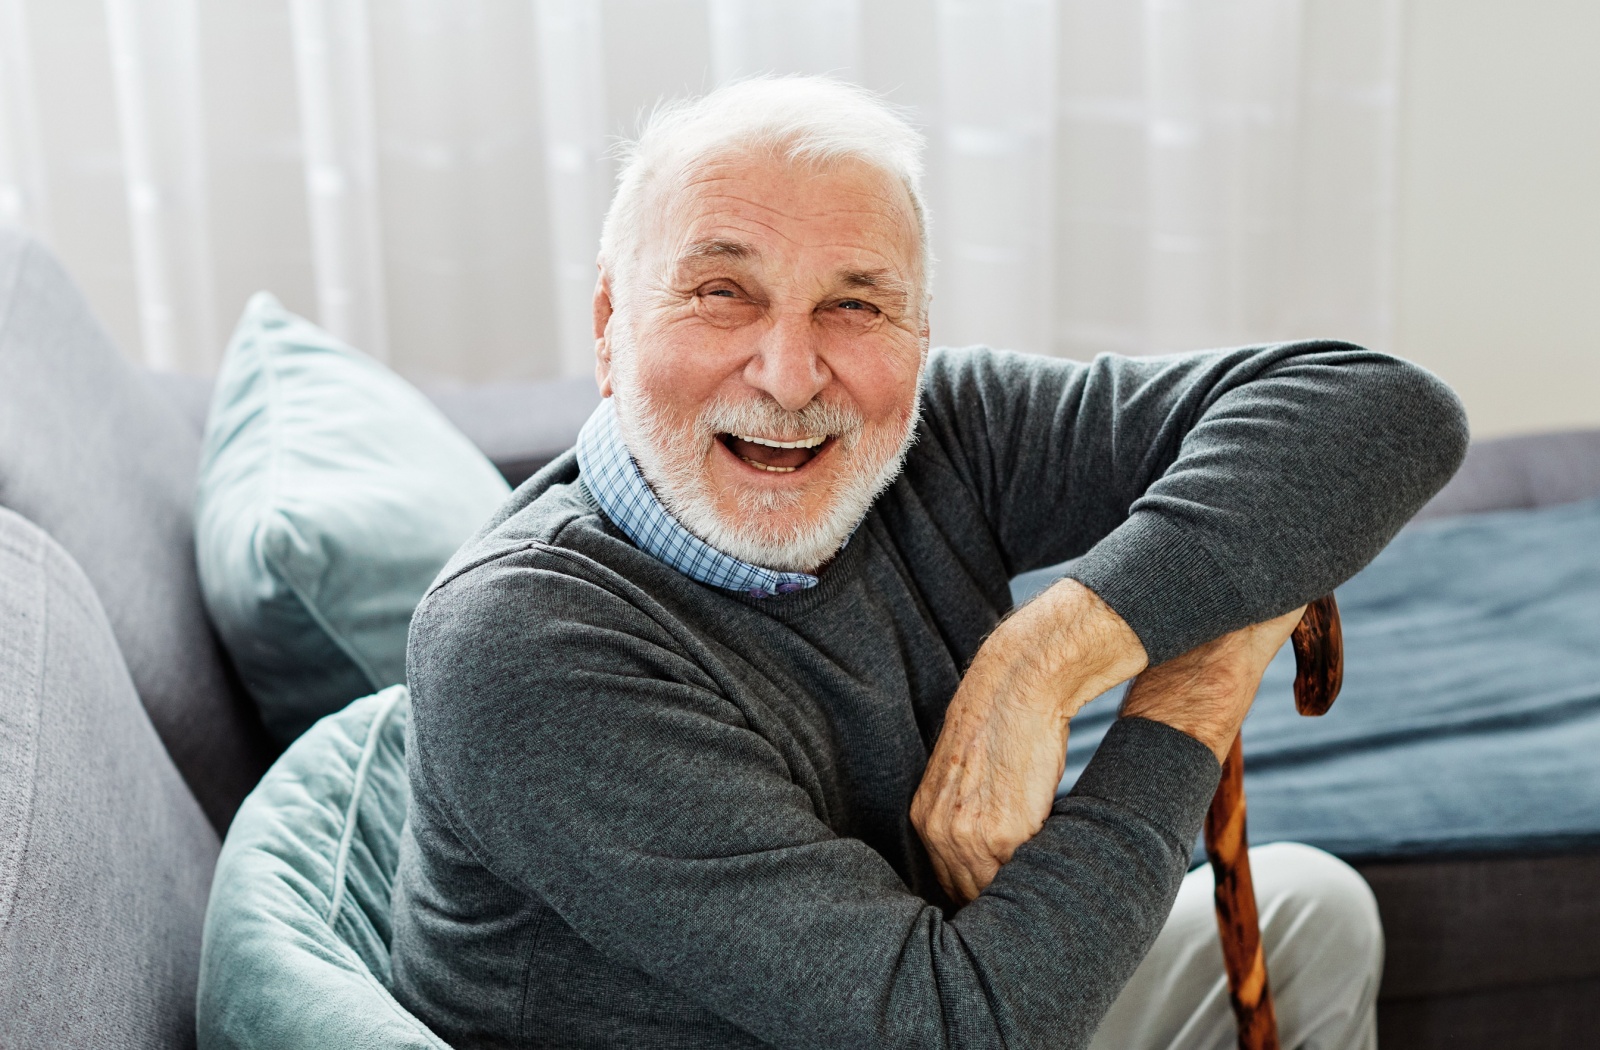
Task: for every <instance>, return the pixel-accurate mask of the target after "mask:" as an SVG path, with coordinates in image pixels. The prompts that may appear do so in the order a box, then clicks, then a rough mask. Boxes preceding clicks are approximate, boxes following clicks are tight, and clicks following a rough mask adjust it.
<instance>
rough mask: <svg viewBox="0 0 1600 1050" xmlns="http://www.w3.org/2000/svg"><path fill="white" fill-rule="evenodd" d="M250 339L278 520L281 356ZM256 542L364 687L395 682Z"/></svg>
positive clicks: (269, 485) (269, 496)
mask: <svg viewBox="0 0 1600 1050" xmlns="http://www.w3.org/2000/svg"><path fill="white" fill-rule="evenodd" d="M253 339H254V342H255V347H256V351H257V353H259V354H260V355H261V362H262V368H261V373H262V375H263V376H265V377H266V381H267V399H266V400H267V427H268V429H269V431H270V434H269V437H270V440H271V445H272V458H271V460H270V461H269V463H268V467H267V506H268V507H270V508H271V509H272V517H273V519H274V520H275V521H276V520H281V519H280V518H279V510H278V508H279V507H280V506H281V505H282V504H281V499H280V497H281V495H282V488H281V485H280V481H281V474H282V471H281V466H280V463H279V461H280V459H281V458H282V452H283V431H282V426H283V399H282V395H281V394H280V392H279V389H278V386H279V379H278V358H279V356H280V354H279V346H278V341H277V340H273V342H272V343H271V347H270V352H269V349H268V347H267V346H265V345H263V343H262V341H261V339H260V335H259V332H258V333H257V334H256V335H255V336H254V337H253ZM266 527H267V521H266V520H265V519H263V520H262V522H261V524H260V528H261V529H265V528H266ZM256 542H257V545H258V547H257V549H258V551H259V556H260V557H261V560H262V561H264V562H266V563H267V565H268V566H269V567H270V568H271V569H272V570H273V571H274V575H275V576H277V578H278V579H280V580H282V581H283V582H284V584H285V585H286V586H287V587H288V588H289V592H290V593H291V594H293V595H294V597H295V601H297V602H299V603H300V608H302V609H304V610H305V613H306V615H307V616H309V617H311V620H312V622H313V623H315V624H316V625H317V627H318V628H319V629H320V630H321V631H322V633H323V634H324V635H326V636H327V637H328V639H329V640H330V641H331V642H333V644H334V645H335V646H336V647H338V649H339V651H340V652H341V653H343V654H344V655H345V659H347V660H349V661H350V662H351V663H352V664H354V665H355V668H356V670H357V671H360V672H361V676H362V677H363V678H365V679H366V680H367V687H368V688H370V689H373V690H378V689H382V688H384V687H385V686H389V685H393V684H396V683H392V682H380V681H378V676H377V675H376V674H374V673H373V669H372V668H371V667H369V666H367V662H366V661H365V660H363V659H362V658H361V657H360V655H358V654H357V653H355V652H354V651H353V650H352V649H351V647H350V645H349V643H348V642H347V641H346V640H345V638H344V636H343V635H342V634H341V633H340V632H338V631H336V630H334V629H333V625H332V624H331V623H329V622H328V621H327V620H326V619H325V618H323V616H322V613H321V610H319V609H318V608H317V607H316V605H315V604H314V603H312V602H310V601H308V600H307V599H306V596H305V595H304V594H302V593H301V591H300V586H299V583H298V582H297V581H296V580H295V578H294V575H293V574H292V573H290V572H288V571H286V570H285V568H284V567H283V566H282V565H280V564H278V562H277V561H276V559H274V558H273V557H272V554H271V553H270V552H269V550H268V545H267V544H266V543H263V542H262V541H261V533H260V532H258V533H257V534H256Z"/></svg>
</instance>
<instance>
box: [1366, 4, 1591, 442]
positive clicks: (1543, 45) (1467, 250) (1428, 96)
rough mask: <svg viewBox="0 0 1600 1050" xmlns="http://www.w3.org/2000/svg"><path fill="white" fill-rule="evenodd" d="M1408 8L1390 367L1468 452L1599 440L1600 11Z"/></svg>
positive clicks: (1580, 7) (1585, 7) (1579, 7)
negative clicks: (1404, 363)
mask: <svg viewBox="0 0 1600 1050" xmlns="http://www.w3.org/2000/svg"><path fill="white" fill-rule="evenodd" d="M1406 6H1407V24H1406V33H1405V48H1406V54H1405V61H1404V63H1403V66H1402V68H1403V70H1404V82H1403V87H1404V92H1405V95H1404V104H1403V108H1402V121H1403V123H1402V125H1401V127H1400V173H1399V174H1400V178H1399V193H1400V199H1399V209H1398V229H1397V231H1396V234H1397V244H1396V249H1397V273H1396V277H1397V288H1396V302H1395V349H1396V351H1397V352H1398V353H1401V354H1403V355H1405V356H1407V357H1410V358H1412V359H1413V360H1416V361H1418V362H1420V363H1422V364H1424V365H1426V366H1427V367H1429V368H1432V369H1433V370H1434V371H1436V372H1438V373H1439V374H1440V375H1442V376H1444V378H1445V379H1446V380H1447V381H1449V382H1450V383H1451V384H1452V385H1453V386H1455V388H1456V389H1457V390H1458V391H1460V393H1461V396H1462V397H1463V398H1464V399H1465V401H1466V403H1467V410H1468V412H1469V414H1470V416H1471V419H1472V427H1473V431H1474V433H1475V435H1477V436H1479V437H1486V436H1493V435H1496V434H1507V433H1520V432H1526V431H1530V430H1542V429H1551V428H1557V427H1578V426H1589V427H1594V426H1600V3H1597V2H1596V0H1407V4H1406Z"/></svg>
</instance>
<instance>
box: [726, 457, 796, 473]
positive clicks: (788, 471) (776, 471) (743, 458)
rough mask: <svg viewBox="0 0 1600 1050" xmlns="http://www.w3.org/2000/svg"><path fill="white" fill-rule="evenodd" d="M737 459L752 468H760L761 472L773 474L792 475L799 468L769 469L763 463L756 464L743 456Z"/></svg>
mask: <svg viewBox="0 0 1600 1050" xmlns="http://www.w3.org/2000/svg"><path fill="white" fill-rule="evenodd" d="M739 458H740V459H742V460H744V461H745V462H746V463H748V464H750V465H751V466H752V467H760V468H761V469H762V470H768V471H771V472H772V473H774V474H793V473H794V472H795V471H797V470H799V469H800V468H799V467H769V466H767V465H766V464H765V463H757V462H756V461H755V460H753V459H749V458H747V457H745V456H740V457H739Z"/></svg>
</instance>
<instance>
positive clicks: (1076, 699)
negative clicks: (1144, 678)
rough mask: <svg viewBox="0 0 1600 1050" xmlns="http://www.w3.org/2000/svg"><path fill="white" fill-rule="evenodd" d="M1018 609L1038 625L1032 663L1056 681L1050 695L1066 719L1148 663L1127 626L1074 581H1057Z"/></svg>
mask: <svg viewBox="0 0 1600 1050" xmlns="http://www.w3.org/2000/svg"><path fill="white" fill-rule="evenodd" d="M1022 613H1023V614H1024V615H1027V616H1029V617H1030V618H1031V619H1034V620H1037V621H1038V623H1039V624H1040V629H1039V630H1038V631H1036V632H1033V633H1034V635H1035V638H1034V644H1035V645H1036V650H1035V651H1036V654H1037V661H1038V666H1039V667H1040V669H1041V671H1042V672H1043V673H1045V674H1048V675H1050V676H1051V678H1052V680H1053V681H1056V682H1059V683H1061V684H1062V686H1063V688H1061V689H1059V690H1058V691H1056V696H1057V699H1058V702H1059V704H1060V705H1061V710H1060V713H1061V714H1062V715H1063V716H1064V717H1066V718H1071V717H1072V716H1073V715H1075V714H1077V713H1078V709H1079V708H1081V707H1083V705H1084V704H1087V703H1088V702H1089V701H1090V700H1093V699H1094V698H1095V697H1097V696H1099V695H1100V694H1101V693H1103V692H1105V691H1106V690H1107V689H1110V688H1112V687H1113V686H1115V685H1118V684H1120V683H1122V682H1125V681H1127V680H1128V679H1130V678H1132V677H1133V676H1135V675H1137V674H1138V673H1139V672H1141V671H1143V670H1144V669H1145V668H1146V667H1147V666H1148V665H1149V657H1148V656H1147V655H1146V653H1145V649H1144V644H1143V643H1142V642H1141V641H1140V640H1139V636H1138V635H1137V634H1135V633H1134V631H1133V628H1131V627H1129V626H1128V623H1127V621H1125V620H1124V619H1123V618H1122V617H1121V616H1119V615H1117V613H1116V611H1115V610H1114V609H1112V608H1111V606H1109V605H1107V604H1106V603H1105V602H1104V601H1103V600H1102V599H1101V598H1100V596H1099V595H1098V594H1096V593H1095V592H1094V591H1092V590H1090V589H1089V588H1088V587H1086V586H1084V585H1083V584H1082V583H1079V582H1078V581H1077V580H1074V579H1070V578H1069V579H1063V580H1060V581H1058V582H1057V583H1055V584H1053V585H1052V586H1050V587H1049V588H1047V589H1046V590H1045V591H1044V592H1043V593H1042V594H1040V595H1039V597H1038V598H1036V599H1034V601H1032V602H1030V603H1029V604H1028V605H1027V606H1024V608H1023V610H1022Z"/></svg>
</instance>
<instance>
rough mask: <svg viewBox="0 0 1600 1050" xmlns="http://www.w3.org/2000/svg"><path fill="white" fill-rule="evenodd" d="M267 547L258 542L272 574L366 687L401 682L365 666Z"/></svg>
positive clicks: (275, 514)
mask: <svg viewBox="0 0 1600 1050" xmlns="http://www.w3.org/2000/svg"><path fill="white" fill-rule="evenodd" d="M272 517H273V520H274V521H280V522H281V521H282V518H281V516H280V515H279V514H278V512H277V511H273V513H272ZM261 528H262V530H263V531H264V530H265V529H266V528H267V523H266V522H264V521H263V522H262V523H261ZM258 542H259V533H258ZM268 547H269V545H268V544H267V543H265V542H261V543H260V550H261V560H262V561H264V562H266V563H267V565H268V566H269V567H270V568H271V569H272V571H273V576H274V577H275V578H276V579H277V580H279V581H280V582H281V583H282V584H283V585H284V586H285V587H287V588H288V589H289V593H290V594H292V595H294V600H295V601H297V602H299V603H300V608H301V609H302V610H304V611H305V614H306V615H307V616H309V617H310V618H311V622H312V623H314V624H316V625H317V628H318V630H320V631H321V632H322V633H323V634H324V635H326V636H327V638H328V640H329V641H330V642H332V643H333V645H334V648H336V649H338V650H339V652H341V653H343V654H344V658H345V659H346V660H349V661H350V662H351V663H352V664H354V665H355V668H356V670H357V671H360V672H361V677H363V678H365V679H366V680H367V688H369V689H371V690H372V691H373V692H378V691H379V690H381V689H387V688H388V687H389V686H391V685H401V684H403V683H400V682H380V681H378V676H377V675H376V674H374V673H373V670H372V668H371V667H368V666H367V662H366V660H364V659H362V658H361V655H360V654H359V653H357V652H356V651H355V650H354V649H352V648H351V647H350V643H349V642H347V641H346V640H345V637H344V635H343V634H342V633H340V632H339V631H338V630H336V629H335V628H334V626H333V624H332V623H330V622H329V621H328V620H327V618H326V617H324V616H323V615H322V610H321V609H318V608H317V606H316V603H315V602H313V601H311V600H310V599H308V598H307V597H306V596H305V595H304V594H303V593H301V590H300V584H299V583H298V582H297V581H296V580H295V578H294V574H293V573H291V572H290V571H289V570H288V569H287V568H286V567H284V566H283V565H282V564H281V563H280V562H279V561H278V560H277V559H276V558H275V557H273V555H272V553H271V551H270V550H269V549H268ZM358 699H359V698H358Z"/></svg>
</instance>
